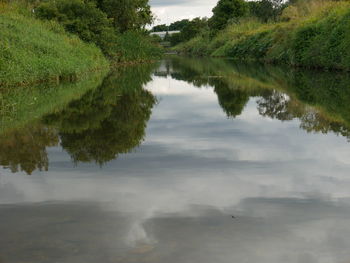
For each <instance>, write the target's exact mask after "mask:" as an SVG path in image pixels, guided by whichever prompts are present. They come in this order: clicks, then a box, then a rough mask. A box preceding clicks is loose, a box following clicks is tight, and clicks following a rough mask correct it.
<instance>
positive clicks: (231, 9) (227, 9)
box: [151, 0, 296, 46]
mask: <svg viewBox="0 0 350 263" xmlns="http://www.w3.org/2000/svg"><path fill="white" fill-rule="evenodd" d="M295 1H296V0H289V1H287V2H285V1H282V0H258V1H244V0H220V1H219V2H218V3H217V5H216V6H215V7H214V8H213V10H212V12H213V16H212V17H211V18H207V17H196V18H194V19H192V20H189V19H183V20H180V21H176V22H174V23H172V24H170V25H169V26H168V25H166V24H162V25H157V26H154V27H153V28H152V30H151V31H152V32H161V31H180V32H179V33H175V34H172V35H167V36H166V39H165V40H166V41H169V42H170V43H171V45H172V46H175V45H177V44H179V43H181V42H186V41H188V40H190V39H192V38H194V37H195V36H197V35H207V36H209V37H211V38H213V37H214V36H216V35H217V34H218V32H220V31H221V30H223V29H225V28H226V26H227V25H230V24H235V23H238V22H239V21H240V19H242V18H255V19H256V20H258V21H260V22H263V23H268V22H272V21H277V20H278V19H279V16H280V15H281V14H282V11H283V10H284V9H285V8H286V7H288V6H289V5H291V4H293V3H294V2H295Z"/></svg>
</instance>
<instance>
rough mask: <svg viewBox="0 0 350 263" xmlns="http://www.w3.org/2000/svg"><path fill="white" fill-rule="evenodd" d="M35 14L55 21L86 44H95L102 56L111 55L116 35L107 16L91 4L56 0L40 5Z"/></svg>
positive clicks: (73, 0) (80, 0) (80, 1)
mask: <svg viewBox="0 0 350 263" xmlns="http://www.w3.org/2000/svg"><path fill="white" fill-rule="evenodd" d="M35 14H36V16H37V17H38V18H40V19H47V20H55V21H57V22H59V23H60V24H61V25H63V26H64V28H65V29H66V30H67V31H68V32H70V33H73V34H76V35H78V36H79V38H80V39H82V40H84V41H86V42H92V43H95V44H96V45H97V46H99V47H100V48H101V49H102V51H103V52H104V54H106V55H108V56H112V55H113V49H114V48H115V47H114V46H113V43H114V42H115V41H116V33H115V30H114V28H113V23H112V21H111V20H109V19H108V18H107V15H106V14H105V13H103V12H102V11H101V10H100V9H98V8H97V7H96V6H95V4H94V3H92V2H84V1H83V0H56V1H48V2H43V3H41V4H40V5H39V6H38V7H37V8H36V9H35Z"/></svg>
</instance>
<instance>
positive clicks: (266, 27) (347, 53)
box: [175, 0, 350, 70]
mask: <svg viewBox="0 0 350 263" xmlns="http://www.w3.org/2000/svg"><path fill="white" fill-rule="evenodd" d="M203 43H208V44H207V45H205V46H203ZM349 47H350V2H345V1H344V2H343V1H339V2H334V1H332V2H330V1H324V0H314V1H300V2H298V3H297V4H295V5H292V6H290V7H288V8H286V9H285V10H284V12H283V14H282V16H281V21H280V22H277V23H268V24H262V23H259V22H257V21H255V20H254V19H253V20H252V19H245V20H243V21H240V22H239V23H237V24H233V25H229V26H228V27H227V28H226V29H225V30H223V31H222V32H221V33H220V34H219V35H218V36H217V37H215V38H214V39H213V40H211V41H209V42H208V41H207V39H204V38H203V37H200V38H196V39H193V40H191V41H189V42H188V43H185V44H182V45H181V46H178V47H176V48H175V49H176V50H177V51H180V52H187V53H194V52H193V51H194V50H199V49H200V50H202V54H203V55H206V54H209V55H211V56H222V57H231V58H236V59H244V60H262V61H267V62H273V63H286V64H290V65H293V66H303V67H309V68H328V69H341V70H350V49H349Z"/></svg>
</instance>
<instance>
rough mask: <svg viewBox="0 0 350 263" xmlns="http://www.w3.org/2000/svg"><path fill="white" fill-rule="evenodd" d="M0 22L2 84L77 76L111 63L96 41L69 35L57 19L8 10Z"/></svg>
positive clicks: (0, 77)
mask: <svg viewBox="0 0 350 263" xmlns="http://www.w3.org/2000/svg"><path fill="white" fill-rule="evenodd" d="M28 25H30V26H28ZM0 26H1V30H0V39H1V41H0V86H9V85H16V84H18V85H24V84H29V83H33V82H37V81H44V80H55V81H57V80H59V79H76V78H78V77H79V76H80V75H81V74H83V73H86V72H88V71H92V70H96V69H99V68H106V67H108V63H107V61H106V60H105V58H104V57H103V55H102V53H101V52H100V51H99V50H98V49H97V48H96V47H95V46H94V45H91V44H86V43H83V42H82V41H81V40H80V39H78V38H77V37H74V36H71V35H67V33H65V31H64V30H63V29H62V28H61V27H60V26H59V25H57V24H56V23H53V22H50V23H43V22H40V21H37V20H35V19H33V18H31V17H30V15H29V14H28V15H27V16H22V15H19V14H17V13H16V12H15V13H14V12H13V11H8V12H7V11H6V12H4V13H2V14H1V15H0Z"/></svg>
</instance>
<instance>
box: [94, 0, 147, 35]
mask: <svg viewBox="0 0 350 263" xmlns="http://www.w3.org/2000/svg"><path fill="white" fill-rule="evenodd" d="M95 2H97V7H98V8H100V9H101V10H102V11H103V12H105V13H106V14H107V16H108V17H109V18H112V19H113V23H114V27H115V28H116V29H117V30H118V31H119V32H121V33H124V32H126V31H129V30H140V29H144V28H145V26H146V25H149V24H151V23H152V22H153V15H152V12H151V7H150V5H149V4H148V0H96V1H95Z"/></svg>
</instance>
